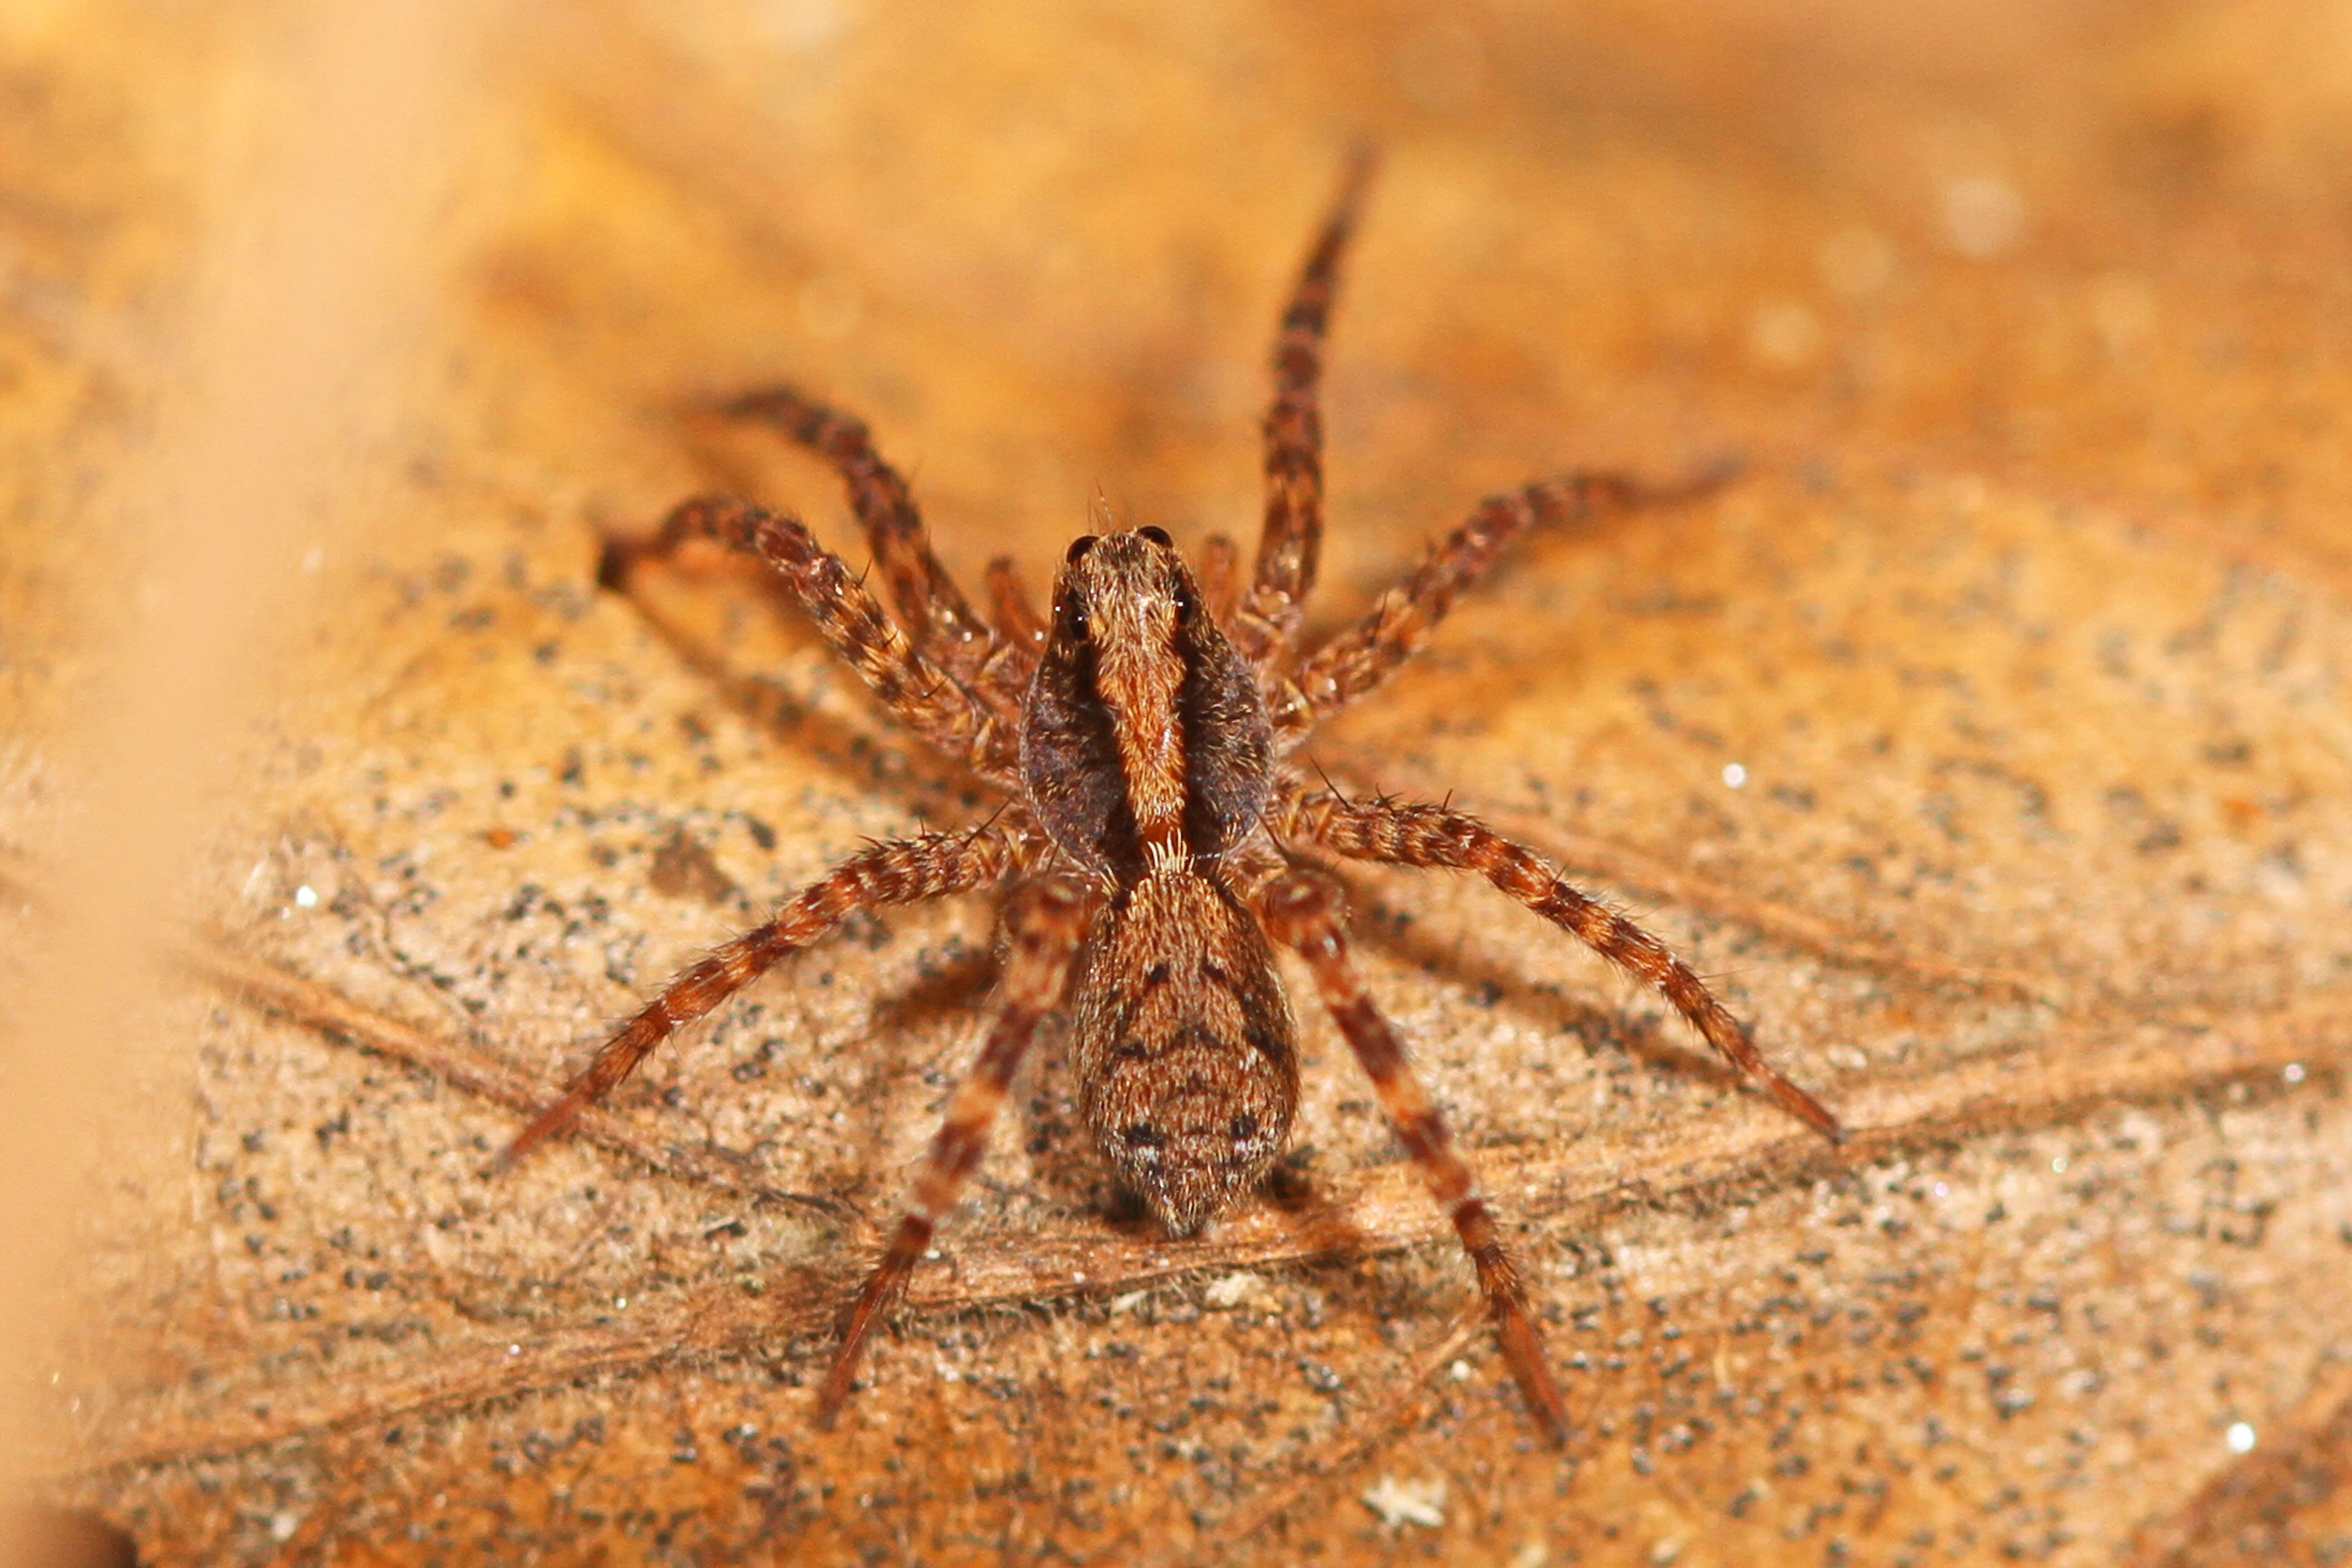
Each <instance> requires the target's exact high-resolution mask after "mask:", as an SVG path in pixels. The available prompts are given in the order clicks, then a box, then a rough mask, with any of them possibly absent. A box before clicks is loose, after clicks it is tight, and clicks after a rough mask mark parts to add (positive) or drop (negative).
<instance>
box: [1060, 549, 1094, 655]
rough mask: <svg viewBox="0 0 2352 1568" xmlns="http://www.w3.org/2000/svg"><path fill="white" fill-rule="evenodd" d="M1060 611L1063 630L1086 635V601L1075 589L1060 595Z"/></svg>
mask: <svg viewBox="0 0 2352 1568" xmlns="http://www.w3.org/2000/svg"><path fill="white" fill-rule="evenodd" d="M1078 542H1079V543H1081V544H1091V543H1093V542H1094V541H1092V540H1090V539H1082V540H1080V541H1078ZM1061 612H1062V629H1063V630H1064V631H1066V632H1067V633H1069V634H1070V636H1072V637H1085V636H1086V635H1087V606H1086V601H1085V600H1083V599H1081V598H1079V597H1078V595H1077V593H1076V590H1075V589H1074V590H1072V591H1070V592H1069V593H1066V594H1065V595H1062V604H1061Z"/></svg>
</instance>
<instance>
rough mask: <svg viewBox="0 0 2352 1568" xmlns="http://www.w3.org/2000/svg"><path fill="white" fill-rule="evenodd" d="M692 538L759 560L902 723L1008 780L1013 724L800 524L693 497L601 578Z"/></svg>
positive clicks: (615, 580)
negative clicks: (925, 648)
mask: <svg viewBox="0 0 2352 1568" xmlns="http://www.w3.org/2000/svg"><path fill="white" fill-rule="evenodd" d="M691 539H709V540H714V541H716V542H719V543H720V544H723V545H725V546H727V547H728V548H729V549H730V550H740V551H742V552H744V553H746V554H749V555H756V556H758V557H759V558H760V559H761V561H762V562H764V563H766V564H767V565H768V567H769V568H770V569H771V570H772V571H773V572H774V573H775V574H776V575H777V577H778V579H779V580H781V581H782V584H783V586H784V587H785V589H786V590H787V591H788V592H789V593H790V594H791V595H792V596H793V601H794V602H795V603H797V604H798V605H800V607H801V609H802V610H803V613H805V614H806V615H807V616H808V617H809V619H810V620H812V621H814V622H815V623H816V628H817V630H818V632H820V633H821V634H823V636H824V640H825V641H826V642H827V643H829V644H831V645H832V647H833V650H834V652H835V653H836V654H837V655H839V656H840V658H841V659H842V661H843V662H844V663H845V664H847V665H849V666H850V668H853V669H855V670H856V671H857V673H858V676H859V677H860V679H863V680H864V681H865V682H866V685H867V686H868V687H869V688H871V689H873V692H874V695H875V696H876V697H877V698H879V699H880V700H881V702H882V705H883V706H884V707H885V708H887V709H888V710H890V712H891V713H892V714H894V715H895V716H896V717H897V718H898V721H900V722H901V723H903V724H905V725H906V726H907V727H908V729H910V730H912V731H914V732H915V733H916V734H918V735H919V736H921V737H922V738H923V739H924V740H925V741H928V742H930V743H931V744H932V745H933V746H935V747H937V748H938V749H939V750H940V752H944V753H945V754H946V755H947V756H949V757H950V758H952V759H954V760H955V761H957V762H961V763H970V764H971V767H972V768H973V769H974V770H975V771H976V772H978V773H980V774H981V775H982V777H983V778H987V779H990V780H992V781H993V782H995V783H998V784H1012V783H1013V780H1014V778H1015V777H1016V775H1017V773H1018V770H1019V766H1020V757H1019V746H1020V742H1019V736H1018V726H1017V725H1016V724H1015V723H1013V721H1012V719H1011V718H1010V717H1009V716H1008V715H1006V714H1003V713H1002V712H1000V711H998V710H995V709H993V708H992V707H990V706H989V705H987V704H985V703H983V702H982V701H981V700H979V699H978V698H977V697H975V696H974V695H973V694H972V692H971V689H969V688H967V687H966V686H965V685H964V684H963V683H962V682H961V681H960V680H958V679H956V678H955V677H954V676H952V675H950V673H949V672H948V671H947V670H945V669H942V668H940V666H939V665H938V664H936V663H934V662H933V661H932V660H931V659H930V658H929V657H928V656H927V655H925V654H924V653H923V652H922V650H921V649H919V648H918V647H914V646H913V645H912V644H910V643H909V642H908V640H907V635H906V634H905V633H904V632H902V631H900V630H899V629H898V626H897V625H896V624H895V623H894V622H892V620H891V619H890V617H889V616H887V615H886V614H885V613H884V612H883V609H882V606H881V605H880V603H879V602H877V600H876V599H875V597H874V595H871V594H869V593H867V592H866V586H865V584H862V583H860V582H859V581H858V579H857V576H856V574H854V573H853V572H851V571H850V569H849V567H848V565H847V564H846V563H845V562H843V560H842V559H841V557H839V556H838V555H835V554H834V553H833V552H831V551H829V550H826V549H824V547H823V546H821V545H819V544H818V543H817V542H816V540H815V538H814V536H813V535H812V534H811V533H810V532H809V531H808V530H807V528H806V527H804V526H803V524H802V523H801V521H800V520H799V519H798V518H794V517H788V516H786V515H784V514H782V513H780V512H772V511H770V510H767V509H766V508H765V507H761V506H756V505H754V504H752V503H751V502H750V501H747V500H739V499H738V498H736V497H733V496H697V497H696V498H694V499H693V500H688V501H686V502H683V503H681V504H680V505H679V506H677V508H675V509H674V510H672V511H671V512H670V514H669V516H668V517H667V518H665V519H664V520H663V521H662V527H661V532H660V533H659V534H657V535H656V537H655V539H654V541H653V542H651V543H650V544H643V545H618V544H615V545H611V546H608V547H607V549H606V558H605V563H604V566H603V567H602V568H601V569H600V571H599V573H598V576H599V579H600V580H601V581H603V582H605V583H607V584H614V585H622V584H625V579H626V577H627V574H628V570H629V568H630V567H631V566H633V565H634V564H635V563H636V562H638V561H640V560H644V559H646V558H649V557H661V556H667V555H669V554H671V553H672V552H675V551H676V550H677V548H678V546H679V545H681V544H683V543H685V542H687V541H688V540H691Z"/></svg>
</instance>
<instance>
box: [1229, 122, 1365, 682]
mask: <svg viewBox="0 0 2352 1568" xmlns="http://www.w3.org/2000/svg"><path fill="white" fill-rule="evenodd" d="M1371 174H1372V159H1371V156H1370V153H1366V152H1362V151H1359V152H1357V153H1355V154H1354V155H1352V156H1351V157H1350V158H1349V160H1348V168H1347V173H1346V174H1344V175H1343V176H1342V177H1341V179H1340V184H1339V197H1338V199H1337V200H1336V201H1335V202H1334V203H1333V204H1332V206H1331V214H1330V216H1328V217H1327V218H1325V219H1324V221H1323V230H1322V232H1321V234H1319V235H1318V236H1317V237H1316V241H1315V247H1314V248H1313V249H1312V250H1310V251H1308V252H1307V264H1306V266H1305V267H1303V268H1300V270H1299V274H1298V283H1297V287H1296V288H1294V289H1292V290H1291V295H1290V304H1289V306H1288V307H1287V308H1286V310H1284V311H1283V313H1282V328H1281V331H1279V332H1277V333H1276V337H1275V340H1274V403H1273V405H1272V406H1271V407H1269V408H1268V409H1267V410H1266V415H1265V529H1264V531H1262V532H1261V533H1260V534H1259V535H1258V544H1257V565H1256V568H1255V573H1254V574H1253V579H1252V582H1251V584H1250V589H1249V593H1248V595H1246V596H1245V597H1244V599H1243V600H1242V604H1241V607H1240V609H1239V611H1238V612H1236V614H1235V615H1234V617H1233V623H1232V633H1233V640H1234V646H1235V647H1239V648H1240V649H1241V652H1242V657H1243V658H1246V659H1248V660H1249V661H1250V662H1251V663H1252V664H1254V665H1255V666H1256V667H1257V668H1259V669H1260V670H1265V669H1269V668H1273V667H1274V665H1275V664H1276V663H1277V662H1278V661H1279V660H1280V659H1281V658H1282V657H1283V655H1284V654H1285V653H1286V652H1287V651H1288V650H1289V647H1290V641H1291V639H1292V637H1296V636H1297V632H1298V623H1299V621H1300V619H1301V618H1302V617H1303V616H1305V615H1306V613H1307V594H1308V593H1309V592H1311V591H1312V590H1313V589H1314V586H1315V570H1316V566H1317V563H1318V558H1319V557H1320V555H1321V553H1322V548H1323V413H1322V405H1321V399H1320V392H1319V384H1320V383H1321V381H1322V378H1323V336H1324V331H1325V328H1326V326H1327V325H1328V322H1329V321H1330V316H1331V296H1332V294H1333V292H1334V291H1335V290H1336V289H1338V287H1339V258H1340V256H1341V253H1343V252H1344V251H1345V250H1346V249H1347V247H1348V238H1349V235H1350V233H1351V232H1352V231H1353V230H1354V228H1355V226H1356V216H1357V214H1358V212H1359V211H1360V209H1361V207H1362V205H1363V197H1364V190H1365V187H1366V186H1367V185H1368V184H1370V180H1371Z"/></svg>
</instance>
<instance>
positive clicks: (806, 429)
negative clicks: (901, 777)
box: [720, 386, 992, 678]
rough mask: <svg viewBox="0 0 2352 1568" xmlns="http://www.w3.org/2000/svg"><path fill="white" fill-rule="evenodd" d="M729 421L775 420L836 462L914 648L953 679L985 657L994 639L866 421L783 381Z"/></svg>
mask: <svg viewBox="0 0 2352 1568" xmlns="http://www.w3.org/2000/svg"><path fill="white" fill-rule="evenodd" d="M720 412H721V413H723V414H725V415H726V416H728V417H729V418H731V419H756V420H759V421H760V422H761V423H762V424H766V425H772V426H774V427H775V428H777V429H779V430H781V431H782V432H783V433H784V434H785V435H787V436H790V437H792V438H793V440H795V441H798V442H799V443H800V444H801V445H802V446H803V447H808V448H809V449H810V450H811V451H814V452H815V453H817V454H818V455H819V456H821V457H823V458H825V460H826V461H828V462H830V463H831V464H832V465H833V467H834V471H835V472H836V473H838V474H839V475H840V476H841V479H842V483H843V484H844V485H845V487H847V489H848V490H849V505H850V510H853V511H855V512H856V514H857V521H858V522H859V523H860V524H861V525H862V526H863V527H864V528H865V530H866V547H867V548H868V549H870V550H872V551H873V552H874V561H875V563H876V564H877V566H879V567H880V568H881V569H882V580H883V582H884V583H885V584H887V585H888V588H889V592H890V602H891V603H892V604H893V605H897V606H898V618H899V620H900V622H901V623H902V624H903V625H905V626H907V627H908V628H909V629H910V630H911V631H912V632H913V634H914V639H915V646H916V647H918V648H919V649H921V650H922V651H923V652H924V653H926V654H928V655H929V656H931V657H932V658H937V659H938V660H939V661H940V663H941V664H944V665H946V666H947V667H948V668H950V669H951V670H953V671H954V672H955V673H956V674H957V675H958V676H961V677H965V678H969V677H970V676H971V675H972V674H974V673H976V672H977V671H978V670H979V668H980V667H981V665H982V663H984V662H985V661H986V658H987V654H988V650H989V647H990V645H991V643H992V637H991V636H990V633H989V628H988V625H987V623H986V622H984V621H982V619H981V618H980V616H978V615H976V614H974V613H973V611H972V607H971V604H970V603H969V602H968V601H967V600H966V599H965V598H964V596H963V592H962V590H961V589H960V588H958V587H957V586H956V584H955V579H954V578H952V577H950V576H949V575H948V571H947V568H946V567H944V566H942V565H940V562H939V558H938V557H937V556H935V555H933V554H932V553H931V542H930V538H929V535H928V534H927V533H926V532H925V531H924V529H923V516H922V513H921V512H920V511H919V510H917V508H916V506H915V499H914V497H913V496H912V495H911V494H910V493H908V489H907V481H906V480H905V479H901V478H899V477H898V470H897V469H895V468H892V467H890V465H889V464H887V463H886V462H884V461H883V460H882V458H881V455H880V454H879V453H877V452H876V451H875V450H874V442H873V438H872V437H870V436H869V435H868V434H867V432H866V425H865V422H864V421H862V420H859V419H856V418H853V417H851V416H849V415H846V414H844V413H842V412H840V411H839V410H837V409H834V408H828V407H826V406H825V405H824V404H822V403H818V402H815V401H814V400H813V399H810V398H807V397H803V396H802V395H800V394H799V393H797V392H795V391H793V389H792V388H791V387H788V386H777V387H769V388H766V389H764V390H761V391H759V392H751V393H746V394H744V395H742V396H740V397H738V398H736V399H734V400H733V401H732V402H730V403H729V404H727V405H725V406H724V407H723V408H722V409H721V410H720Z"/></svg>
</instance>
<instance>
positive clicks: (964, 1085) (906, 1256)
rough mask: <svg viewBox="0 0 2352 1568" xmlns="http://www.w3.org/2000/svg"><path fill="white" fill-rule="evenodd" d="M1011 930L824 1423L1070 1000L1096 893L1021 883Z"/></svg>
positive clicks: (1008, 920) (830, 1378)
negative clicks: (1021, 1071)
mask: <svg viewBox="0 0 2352 1568" xmlns="http://www.w3.org/2000/svg"><path fill="white" fill-rule="evenodd" d="M1000 923H1001V925H1002V928H1003V934H1004V973H1003V976H1002V977H1001V978H1000V979H999V980H998V982H997V986H996V1016H995V1017H994V1018H993V1020H992V1021H991V1023H990V1024H989V1027H988V1037H987V1038H986V1039H985V1040H984V1041H983V1042H982V1045H981V1047H980V1058H979V1059H978V1060H977V1061H975V1062H973V1063H972V1066H971V1072H970V1073H968V1074H966V1075H965V1077H964V1080H963V1081H962V1082H961V1083H960V1084H958V1085H957V1086H956V1091H955V1097H954V1098H953V1099H951V1100H949V1101H948V1110H947V1115H946V1117H945V1118H944V1119H943V1120H942V1121H940V1130H939V1131H938V1132H937V1133H936V1134H935V1135H933V1137H932V1139H931V1147H930V1152H929V1153H928V1154H926V1155H925V1156H924V1159H923V1166H922V1169H921V1170H920V1171H919V1172H918V1173H917V1174H916V1176H915V1191H914V1194H913V1203H912V1205H911V1206H909V1207H908V1211H907V1213H906V1215H904V1216H903V1217H901V1218H900V1220H899V1221H898V1230H897V1232H896V1233H895V1234H894V1235H893V1236H892V1237H891V1238H890V1246H889V1249H888V1250H887V1251H886V1252H885V1253H884V1254H883V1255H882V1261H881V1262H880V1263H879V1264H878V1265H877V1266H876V1268H875V1270H874V1272H873V1273H872V1274H871V1275H869V1276H868V1277H867V1279H866V1289H864V1290H863V1291H861V1292H860V1293H859V1294H858V1298H857V1305H856V1308H855V1309H854V1310H852V1311H851V1313H850V1318H849V1325H848V1327H847V1329H846V1330H845V1331H843V1333H842V1336H841V1348H840V1349H839V1350H837V1351H835V1352H834V1357H833V1366H832V1368H831V1370H829V1371H828V1372H826V1373H825V1374H824V1387H823V1388H822V1389H820V1390H819V1391H818V1394H817V1424H818V1425H819V1426H832V1425H833V1418H834V1416H835V1415H837V1414H839V1412H840V1410H841V1405H842V1402H843V1401H844V1400H845V1399H847V1398H848V1397H849V1387H850V1384H851V1382H852V1380H854V1379H855V1378H856V1375H857V1362H858V1357H859V1356H860V1355H861V1354H862V1353H863V1352H864V1351H865V1349H866V1340H867V1339H868V1338H870V1337H871V1336H872V1334H873V1332H874V1328H875V1325H876V1324H877V1322H879V1321H881V1317H882V1314H883V1313H884V1312H886V1311H887V1310H889V1308H890V1307H891V1305H892V1304H893V1303H894V1302H896V1301H897V1300H898V1297H899V1296H900V1294H901V1293H903V1292H904V1291H905V1290H906V1289H907V1279H908V1276H909V1275H911V1274H912V1273H913V1272H914V1269H915V1264H916V1263H917V1262H918V1261H919V1259H920V1258H922V1256H923V1252H924V1249H925V1248H927V1247H929V1246H930V1244H931V1237H932V1234H933V1233H934V1232H936V1231H937V1230H938V1229H939V1226H940V1222H941V1221H942V1220H944V1219H946V1218H947V1215H948V1213H949V1211H950V1210H951V1209H953V1208H954V1207H955V1201H956V1194H958V1193H959V1192H961V1190H962V1187H963V1184H964V1179H965V1178H966V1177H968V1176H970V1175H971V1173H972V1170H973V1168H974V1167H976V1166H977V1165H978V1164H979V1163H980V1156H981V1152H982V1150H984V1149H985V1148H986V1147H987V1146H988V1129H989V1124H990V1123H991V1122H992V1121H994V1120H995V1119H996V1112H997V1110H998V1108H999V1107H1001V1106H1002V1105H1003V1103H1004V1097H1005V1095H1006V1093H1007V1091H1008V1090H1009V1089H1010V1088H1011V1086H1012V1083H1013V1072H1014V1070H1015V1069H1016V1068H1019V1067H1020V1065H1021V1058H1022V1055H1023V1053H1024V1052H1025V1051H1027V1050H1028V1048H1029V1041H1030V1038H1031V1037H1033V1036H1034V1034H1035V1033H1036V1032H1037V1024H1038V1021H1039V1020H1040V1019H1042V1018H1044V1017H1045V1015H1046V1014H1048V1013H1050V1012H1052V1011H1053V1010H1054V1009H1055V1007H1057V1006H1059V1005H1061V1001H1062V989H1063V985H1064V984H1065V982H1066V980H1067V979H1068V977H1069V972H1070V964H1071V962H1072V960H1073V959H1075V958H1076V955H1077V952H1078V946H1079V943H1080V942H1083V941H1084V940H1085V938H1086V931H1087V897H1086V894H1085V893H1084V891H1083V890H1082V889H1079V888H1078V887H1076V885H1075V884H1072V883H1069V882H1065V881H1039V882H1030V883H1027V884H1025V885H1024V886H1022V887H1020V888H1018V889H1015V890H1014V892H1013V896H1012V898H1011V899H1010V900H1007V902H1006V904H1005V907H1004V911H1003V915H1002V916H1001V917H1000Z"/></svg>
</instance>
